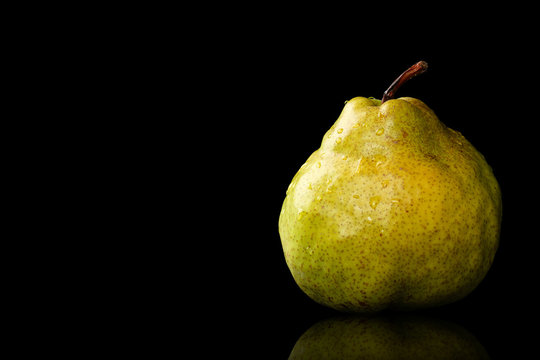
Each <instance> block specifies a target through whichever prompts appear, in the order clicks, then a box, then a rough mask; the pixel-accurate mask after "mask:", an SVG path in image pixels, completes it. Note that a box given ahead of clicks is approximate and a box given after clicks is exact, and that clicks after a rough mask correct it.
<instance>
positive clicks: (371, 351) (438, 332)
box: [289, 316, 489, 360]
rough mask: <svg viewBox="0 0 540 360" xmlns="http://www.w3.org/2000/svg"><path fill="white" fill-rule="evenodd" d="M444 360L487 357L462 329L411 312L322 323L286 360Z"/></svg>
mask: <svg viewBox="0 0 540 360" xmlns="http://www.w3.org/2000/svg"><path fill="white" fill-rule="evenodd" d="M318 359H321V360H322V359H324V360H332V359H335V360H353V359H354V360H358V359H370V360H383V359H400V360H405V359H411V360H422V359H438V360H442V359H448V360H456V359H459V360H467V359H470V360H480V359H489V355H488V353H487V352H486V350H485V349H484V348H483V347H482V345H481V344H480V343H479V342H478V340H477V339H476V338H475V337H474V335H472V334H471V333H470V332H468V331H467V330H465V329H464V328H462V327H460V326H458V325H456V324H453V323H449V322H446V321H442V320H435V319H428V318H422V317H417V316H416V317H415V316H403V317H397V318H391V317H379V316H376V317H369V318H368V317H355V316H353V317H343V318H332V319H327V320H323V321H320V322H318V323H316V324H315V325H313V326H312V327H311V328H309V329H308V330H307V331H306V332H305V333H304V334H303V335H302V336H301V337H300V338H299V339H298V340H297V342H296V344H295V346H294V348H293V350H292V351H291V354H290V356H289V360H318Z"/></svg>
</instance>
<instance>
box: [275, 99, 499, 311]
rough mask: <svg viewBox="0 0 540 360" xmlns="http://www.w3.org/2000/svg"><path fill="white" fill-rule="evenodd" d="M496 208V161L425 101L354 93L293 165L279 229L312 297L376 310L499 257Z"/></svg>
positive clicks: (416, 299)
mask: <svg viewBox="0 0 540 360" xmlns="http://www.w3.org/2000/svg"><path fill="white" fill-rule="evenodd" d="M501 214H502V202H501V193H500V189H499V185H498V183H497V180H496V179H495V177H494V175H493V172H492V169H491V167H490V166H489V165H488V164H487V162H486V160H485V159H484V157H483V156H482V155H481V154H480V153H479V152H478V151H477V150H476V149H475V148H474V147H473V146H472V145H471V144H470V143H469V142H468V141H467V140H466V139H465V138H464V137H463V136H462V135H461V134H460V133H459V132H457V131H454V130H452V129H449V128H448V127H446V126H445V125H444V124H443V123H441V122H440V121H439V119H438V118H437V116H436V115H435V113H434V112H433V111H432V110H431V109H430V108H429V107H428V106H427V105H426V104H424V103H423V102H422V101H420V100H418V99H414V98H410V97H402V98H398V99H390V100H387V101H385V102H384V103H383V104H381V101H380V100H376V99H373V98H364V97H356V98H353V99H352V100H350V101H348V102H347V103H346V105H345V107H344V109H343V111H342V113H341V115H340V116H339V118H338V119H337V121H336V123H335V124H334V125H333V126H332V127H331V128H330V130H329V131H328V132H327V133H326V134H325V135H324V138H323V140H322V143H321V147H320V149H318V150H316V151H315V152H314V153H313V154H312V155H311V156H310V157H309V159H308V160H307V161H306V163H305V164H304V165H303V166H302V167H301V168H300V170H299V171H298V173H297V174H296V175H295V176H294V178H293V180H292V182H291V184H290V186H289V188H288V190H287V195H286V197H285V201H284V203H283V207H282V210H281V213H280V217H279V233H280V237H281V242H282V246H283V252H284V255H285V260H286V262H287V265H288V267H289V269H290V271H291V273H292V276H293V277H294V280H295V281H296V283H297V284H298V286H299V287H300V288H301V289H302V290H303V291H304V292H305V293H306V294H307V295H308V296H309V297H311V298H312V299H313V300H315V301H316V302H318V303H320V304H323V305H326V306H329V307H331V308H334V309H337V310H341V311H350V312H360V313H371V312H377V311H380V310H383V309H385V308H391V309H414V308H423V307H432V306H438V305H443V304H447V303H450V302H454V301H456V300H458V299H461V298H463V297H465V296H466V295H467V294H469V293H470V292H471V291H472V290H473V289H474V288H475V287H476V286H477V285H478V284H479V283H480V282H481V281H482V279H483V278H484V276H485V275H486V273H487V271H488V270H489V268H490V266H491V264H492V262H493V259H494V256H495V252H496V250H497V247H498V241H499V232H500V224H501Z"/></svg>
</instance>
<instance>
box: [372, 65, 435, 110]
mask: <svg viewBox="0 0 540 360" xmlns="http://www.w3.org/2000/svg"><path fill="white" fill-rule="evenodd" d="M427 68H428V66H427V62H425V61H419V62H417V63H416V64H414V65H413V66H411V67H410V68H408V69H407V70H405V71H404V72H403V74H401V75H399V77H398V78H397V79H396V80H394V82H393V83H392V85H390V86H389V87H388V89H386V91H385V92H384V95H383V98H382V100H381V104H384V102H385V101H386V100H390V99H392V98H393V97H394V94H395V92H396V91H397V90H398V89H399V88H400V87H401V85H403V84H405V83H406V82H407V81H409V80H410V79H412V78H413V77H415V76H416V75H420V74H422V73H423V72H424V71H426V70H427Z"/></svg>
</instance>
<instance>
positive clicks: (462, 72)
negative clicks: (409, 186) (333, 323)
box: [186, 11, 538, 359]
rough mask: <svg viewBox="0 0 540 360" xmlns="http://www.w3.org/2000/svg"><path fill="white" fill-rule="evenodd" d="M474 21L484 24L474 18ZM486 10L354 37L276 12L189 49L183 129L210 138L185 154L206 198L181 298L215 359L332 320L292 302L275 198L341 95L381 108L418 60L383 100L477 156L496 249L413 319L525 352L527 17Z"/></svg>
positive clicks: (277, 347)
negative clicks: (215, 351)
mask: <svg viewBox="0 0 540 360" xmlns="http://www.w3.org/2000/svg"><path fill="white" fill-rule="evenodd" d="M495 15H496V16H495ZM479 16H482V18H483V19H486V18H487V19H491V20H488V22H483V23H480V24H479V23H477V20H478V17H479ZM490 16H494V17H489V16H487V15H486V14H484V13H482V12H481V11H478V12H477V13H475V14H469V15H467V16H465V17H460V18H459V19H457V18H453V21H452V22H450V23H445V24H444V25H440V24H438V19H439V18H435V19H434V20H432V21H431V22H429V23H420V24H418V25H417V26H402V27H398V28H392V26H388V28H386V27H383V28H381V27H377V26H374V27H373V28H368V29H366V28H360V27H358V28H357V27H356V26H355V25H356V24H357V23H358V22H361V20H358V19H357V20H356V22H350V20H349V19H347V20H346V21H344V23H339V22H338V23H339V24H340V26H335V25H330V24H328V25H324V24H321V23H319V22H317V21H316V19H314V20H313V22H312V23H310V24H308V25H305V26H298V27H296V26H295V18H294V16H291V18H290V19H287V18H286V17H279V21H276V22H274V20H272V19H267V20H264V21H263V23H262V24H260V23H258V22H257V20H253V22H250V21H248V22H247V23H242V25H241V26H239V28H238V29H236V30H232V31H227V32H224V33H215V34H212V36H209V38H207V39H205V41H204V42H203V43H202V44H201V45H200V46H201V47H204V48H207V49H211V50H209V52H205V53H204V54H205V55H204V56H202V55H201V56H200V58H199V57H195V59H194V60H195V62H197V61H198V60H201V61H203V60H204V61H205V67H204V68H205V74H206V75H205V77H204V81H203V83H204V84H203V85H200V86H199V87H197V88H196V89H193V88H192V89H191V92H192V94H193V95H194V97H195V98H197V100H195V101H194V103H193V104H196V105H193V106H194V108H196V110H197V115H196V117H195V119H196V120H197V121H195V122H193V123H192V126H194V128H195V130H196V131H201V130H204V131H206V132H210V133H211V136H210V137H208V136H207V134H206V135H202V134H203V133H200V134H201V135H198V136H199V138H198V140H200V142H198V144H199V147H197V148H196V149H195V151H196V154H199V155H198V159H200V157H201V156H204V155H202V154H203V152H202V151H203V150H210V151H209V153H206V154H209V155H208V156H207V157H205V159H204V161H203V162H202V164H203V168H204V169H203V170H204V175H203V176H201V177H200V178H197V179H196V182H198V183H200V184H203V186H204V189H205V190H204V196H203V199H204V200H203V201H202V202H203V205H202V206H201V209H200V210H198V212H197V218H198V219H201V220H202V224H201V225H198V228H197V229H196V232H197V233H198V234H200V237H199V244H198V245H199V246H201V247H202V248H204V249H205V252H204V254H205V255H204V256H201V257H199V256H195V262H196V263H197V264H198V265H197V270H196V271H197V272H199V273H200V272H203V271H205V270H207V271H209V272H206V273H205V274H206V275H201V277H199V278H198V280H196V281H194V288H195V290H194V291H193V293H191V294H192V295H193V294H198V295H197V296H196V297H195V298H192V300H193V306H194V307H197V308H200V309H203V312H201V313H200V314H201V316H202V319H204V320H201V322H202V324H204V325H203V329H205V330H204V331H205V334H207V336H209V337H210V338H211V339H213V341H219V344H220V346H222V347H224V348H225V352H227V353H228V352H232V353H235V354H237V355H238V356H240V354H246V355H252V356H253V357H255V358H258V357H261V358H262V357H265V355H269V356H268V358H276V359H278V358H287V356H288V354H289V352H290V351H291V349H292V347H293V346H294V344H295V342H296V340H297V339H298V337H299V336H300V335H301V334H302V333H303V332H304V331H306V330H307V329H308V328H309V327H310V326H311V325H313V324H314V323H316V322H317V321H319V320H321V319H325V318H328V317H332V316H336V315H339V314H338V313H337V312H336V311H334V310H331V309H327V308H325V307H323V306H320V305H318V304H316V303H315V302H313V301H312V300H311V299H309V298H308V297H307V296H306V295H304V294H303V293H302V291H301V290H300V289H299V288H298V287H297V286H296V284H295V283H294V280H293V278H292V276H291V275H290V273H289V270H288V268H287V266H286V264H285V260H284V257H283V253H282V250H281V243H280V238H279V233H278V218H279V212H280V208H281V204H282V202H283V200H284V197H285V191H286V189H287V186H288V185H289V182H290V181H291V179H292V177H293V176H294V174H295V173H296V171H297V170H298V168H299V167H300V166H301V165H302V164H303V163H304V162H305V160H306V159H307V158H308V156H309V155H310V154H311V153H312V152H313V151H315V150H316V149H317V148H318V147H319V145H320V142H321V139H322V136H323V134H324V133H325V132H326V131H327V130H328V128H330V126H331V125H332V124H333V123H334V121H335V120H336V119H337V117H338V116H339V114H340V112H341V110H342V108H343V104H344V101H345V100H348V99H350V98H352V97H355V96H365V97H369V96H374V97H376V98H379V99H380V98H381V97H382V94H383V92H384V90H385V89H386V88H387V87H388V85H390V83H391V82H392V81H393V80H394V79H395V78H396V77H397V76H398V75H399V74H401V73H402V72H403V71H404V70H405V69H407V68H408V67H409V66H411V65H412V64H414V63H415V62H417V61H419V60H425V61H427V62H428V64H429V69H428V71H427V72H426V73H424V74H422V75H421V76H418V77H416V78H415V79H413V80H412V81H410V82H409V83H407V84H405V85H404V86H403V87H402V88H401V89H400V90H399V92H398V94H397V97H400V96H412V97H416V98H419V99H421V100H423V101H424V102H425V103H426V104H427V105H428V106H430V107H431V108H432V109H433V110H434V111H435V113H436V114H437V115H438V117H439V119H440V120H441V121H442V122H443V123H445V124H446V125H447V126H449V127H450V128H453V129H455V130H458V131H460V132H461V133H462V134H463V135H464V136H465V137H466V138H467V139H468V140H469V141H470V142H471V143H472V144H473V145H474V146H475V147H476V148H477V149H478V150H479V151H480V152H481V153H482V154H483V155H484V156H485V157H486V159H487V161H488V163H489V164H490V165H491V166H492V168H493V171H494V174H495V176H496V178H497V179H498V181H499V184H500V186H501V189H502V194H503V222H502V234H501V239H500V247H499V250H498V252H497V255H496V258H495V262H494V264H493V266H492V268H491V270H490V271H489V273H488V275H487V276H486V278H485V279H484V281H483V282H482V283H481V284H480V285H479V286H478V288H477V289H476V290H475V291H474V292H473V293H471V294H470V295H469V296H468V297H466V298H465V299H463V300H461V301H459V302H456V303H454V304H451V305H448V306H445V307H441V308H437V309H429V310H425V311H420V312H419V313H421V314H425V315H427V316H430V317H434V318H441V319H447V320H451V321H453V322H455V323H457V324H459V325H461V326H463V327H464V328H466V329H468V330H469V331H470V332H472V333H473V334H474V335H475V336H476V337H477V338H478V339H479V341H480V342H481V343H482V345H483V346H484V347H485V348H486V349H487V351H488V353H489V354H490V356H491V357H492V358H494V359H498V358H506V356H507V355H506V354H510V353H513V354H514V355H513V356H520V355H524V354H528V353H529V351H530V349H531V348H532V347H534V345H535V344H534V338H535V332H536V326H537V323H536V321H537V320H538V313H537V305H536V297H537V295H536V284H537V277H536V276H537V274H538V270H537V267H536V263H537V261H536V258H537V254H536V241H537V239H538V236H537V235H536V232H534V231H531V227H532V226H533V225H534V213H535V212H536V208H535V206H536V195H534V194H533V192H532V189H533V186H534V183H535V177H536V175H535V162H534V161H533V154H534V153H533V147H534V144H535V142H536V141H535V135H534V133H535V132H536V130H535V127H534V126H535V122H534V119H535V118H536V115H535V113H534V103H535V101H536V99H535V96H536V94H535V93H534V92H533V91H532V90H535V89H534V88H533V86H532V85H534V79H535V78H536V77H537V69H536V67H535V66H536V65H535V59H534V57H535V56H536V55H535V54H534V53H533V48H531V43H530V40H527V36H528V35H529V26H530V25H529V24H523V23H519V24H516V23H515V22H513V23H511V22H508V19H507V20H506V21H505V22H502V21H499V20H500V19H501V17H502V13H498V14H492V15H490ZM259 20H261V19H259ZM409 25H411V24H409ZM437 25H440V26H437ZM253 29H254V33H250V31H247V30H253ZM383 30H388V31H383ZM187 73H188V72H186V75H187ZM198 83H199V84H200V82H198ZM202 146H204V149H203V148H202ZM198 165H200V164H198ZM214 231H215V232H217V233H215V232H214ZM192 271H193V270H192ZM209 324H210V326H208V325H209ZM209 329H211V330H209ZM206 331H208V332H209V333H206Z"/></svg>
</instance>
